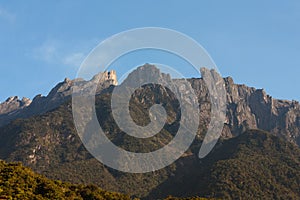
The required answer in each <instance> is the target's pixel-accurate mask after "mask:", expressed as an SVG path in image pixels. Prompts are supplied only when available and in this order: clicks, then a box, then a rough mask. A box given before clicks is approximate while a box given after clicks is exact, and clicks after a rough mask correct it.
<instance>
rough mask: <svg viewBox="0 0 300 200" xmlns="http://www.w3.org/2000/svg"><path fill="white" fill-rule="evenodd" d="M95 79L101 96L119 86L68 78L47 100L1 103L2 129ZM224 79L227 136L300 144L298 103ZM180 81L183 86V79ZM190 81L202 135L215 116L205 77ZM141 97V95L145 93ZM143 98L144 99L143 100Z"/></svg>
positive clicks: (151, 69)
mask: <svg viewBox="0 0 300 200" xmlns="http://www.w3.org/2000/svg"><path fill="white" fill-rule="evenodd" d="M142 68H145V70H147V73H148V74H149V76H152V75H155V74H156V75H157V74H158V73H160V71H159V70H158V69H157V68H156V67H155V66H153V65H150V64H146V65H144V66H142V67H141V68H140V69H139V70H142ZM211 73H212V75H213V78H214V79H216V80H218V79H220V77H219V75H218V74H217V72H215V71H211ZM138 74H139V72H138V71H137V73H135V75H136V76H137V77H133V76H132V74H131V75H129V77H130V76H131V77H130V78H128V79H127V80H126V81H128V84H130V81H131V82H132V84H134V82H136V81H137V80H138V79H140V78H142V79H143V80H144V81H145V82H147V76H146V77H138ZM99 77H101V78H99ZM162 78H163V80H166V81H167V82H169V81H171V77H170V76H169V75H167V74H162ZM95 80H101V81H100V82H98V88H97V92H98V93H100V92H101V91H103V90H104V89H106V88H109V87H110V86H111V85H116V84H117V77H116V72H115V71H111V72H103V73H100V74H97V75H96V76H94V77H93V78H92V80H91V81H85V80H80V79H77V80H70V79H65V80H64V81H63V82H61V83H59V84H58V85H56V86H55V87H54V88H53V89H52V90H51V92H50V93H49V94H48V95H47V96H46V97H44V96H42V95H37V96H36V97H35V98H34V99H33V100H32V101H31V100H29V99H27V98H23V99H22V100H19V99H18V98H17V97H10V98H8V99H7V100H6V101H5V102H3V103H1V104H0V127H1V126H3V125H5V124H7V123H9V122H11V121H13V120H14V119H17V118H27V117H30V116H34V115H39V114H42V113H45V112H47V111H49V110H51V109H54V108H56V107H58V106H59V105H61V104H62V103H64V102H65V101H67V100H70V99H71V94H72V86H73V85H74V81H76V83H79V85H80V84H81V85H84V86H85V87H86V88H89V86H90V84H92V83H94V82H93V81H95ZM223 80H224V84H225V88H226V100H227V102H226V103H227V104H226V107H227V111H226V120H225V125H224V128H223V132H222V136H223V137H228V138H229V137H235V136H237V135H239V134H241V133H242V132H244V131H246V130H249V129H262V130H266V131H269V132H271V133H273V134H275V135H277V136H279V137H282V138H285V139H286V140H288V141H290V142H293V143H296V144H298V145H300V105H299V103H298V102H296V101H287V100H278V99H274V98H272V97H271V96H269V95H268V94H266V92H265V91H264V90H263V89H255V88H253V87H248V86H246V85H240V84H235V83H234V81H233V79H232V78H231V77H227V78H224V79H223ZM176 81H177V82H178V83H179V82H180V81H181V80H179V79H178V80H176ZM176 81H175V82H176ZM188 81H189V82H190V83H191V86H192V88H193V89H194V92H195V94H196V96H197V97H198V103H199V110H200V125H199V134H205V131H206V130H207V127H208V124H209V122H210V117H211V99H210V94H209V90H208V87H207V86H206V84H205V81H204V80H203V79H202V78H191V79H188ZM137 95H138V96H140V95H141V94H137ZM133 98H134V97H133ZM139 98H141V99H142V98H143V97H139ZM172 98H173V97H172ZM186 101H187V102H190V101H191V99H186ZM192 101H195V100H192Z"/></svg>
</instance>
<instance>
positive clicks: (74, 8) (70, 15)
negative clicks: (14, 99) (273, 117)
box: [0, 0, 300, 101]
mask: <svg viewBox="0 0 300 200" xmlns="http://www.w3.org/2000/svg"><path fill="white" fill-rule="evenodd" d="M299 22H300V1H297V0H295V1H289V0H288V1H284V2H283V1H276V0H273V1H271V0H269V1H257V0H253V1H247V2H246V1H230V0H229V1H214V0H212V1H196V0H195V1H175V0H172V1H171V0H165V1H158V0H156V1H150V0H149V1H145V0H139V1H137V0H135V1H133V0H128V1H71V0H70V1H58V0H57V1H55V0H53V1H33V0H28V1H14V0H12V1H0V69H1V78H0V91H1V93H0V101H4V100H5V99H6V98H7V97H8V96H15V95H16V96H19V97H23V96H26V97H30V98H33V97H34V96H35V95H37V94H40V93H42V94H43V95H46V94H47V93H48V92H49V90H50V89H51V88H52V87H53V86H55V85H56V84H57V83H58V82H60V81H62V80H63V79H64V78H65V77H70V78H74V77H75V76H76V72H77V70H78V69H79V65H80V63H81V62H82V61H83V59H84V58H85V56H86V55H87V54H88V53H89V52H90V51H91V50H92V49H93V48H94V47H95V46H96V45H97V44H98V43H99V42H101V41H102V40H104V39H106V38H108V37H110V36H111V35H113V34H117V33H119V32H121V31H125V30H128V29H132V28H138V27H148V26H155V27H164V28H170V29H174V30H177V31H180V32H182V33H184V34H186V35H188V36H190V37H192V38H194V39H195V40H196V41H197V42H199V43H200V44H201V45H202V46H203V47H204V48H205V49H206V50H207V51H208V53H209V54H210V55H211V57H212V58H213V60H214V61H215V63H216V64H217V66H218V68H219V71H220V72H221V74H222V75H223V76H232V77H233V78H234V80H235V82H237V83H244V84H246V85H249V86H254V87H257V88H264V89H265V90H266V91H267V92H268V93H269V94H270V95H271V96H273V97H276V98H282V99H290V100H292V99H295V100H300V92H299V89H298V88H299V85H300V78H299V75H300V23H299ZM132 58H133V59H134V56H132ZM147 59H149V60H147ZM127 60H128V59H127ZM144 60H145V62H150V63H151V62H156V61H155V59H154V61H153V60H151V59H150V57H146V58H143V59H138V58H137V61H136V62H137V63H138V62H143V61H144ZM120 63H122V62H120ZM120 63H119V64H120ZM133 63H134V62H133ZM122 64H123V65H128V64H129V63H128V62H123V63H122ZM115 67H116V70H118V67H121V66H115ZM123 67H124V66H123ZM125 67H127V66H125ZM191 76H193V75H191ZM195 76H198V75H195Z"/></svg>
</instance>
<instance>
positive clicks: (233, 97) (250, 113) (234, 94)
mask: <svg viewBox="0 0 300 200" xmlns="http://www.w3.org/2000/svg"><path fill="white" fill-rule="evenodd" d="M190 82H191V84H192V87H193V88H194V89H195V90H196V92H197V94H198V98H199V104H200V110H201V120H202V121H201V122H200V124H201V123H202V124H205V126H207V124H208V123H209V113H210V100H209V92H208V90H207V87H206V85H205V83H204V81H203V80H202V79H191V80H190ZM224 82H225V85H226V92H227V112H226V121H225V126H224V129H223V136H224V137H234V136H237V135H239V134H241V133H242V132H244V131H246V130H249V129H262V130H266V131H269V132H271V133H273V134H275V135H277V136H280V137H282V138H285V139H286V140H288V141H290V142H293V143H297V144H298V145H300V105H299V103H298V102H296V101H287V100H278V99H274V98H272V97H271V96H269V95H267V94H266V92H265V91H264V90H263V89H255V88H253V87H248V86H246V85H239V84H235V83H234V82H233V80H232V78H231V77H228V78H224Z"/></svg>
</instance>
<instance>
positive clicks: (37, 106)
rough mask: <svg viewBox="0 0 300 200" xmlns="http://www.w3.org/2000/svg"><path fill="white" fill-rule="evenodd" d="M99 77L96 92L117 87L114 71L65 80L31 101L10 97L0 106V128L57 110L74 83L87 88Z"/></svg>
mask: <svg viewBox="0 0 300 200" xmlns="http://www.w3.org/2000/svg"><path fill="white" fill-rule="evenodd" d="M99 76H101V77H102V78H101V79H99V81H98V82H97V83H96V84H97V92H101V91H102V90H103V89H105V88H108V87H109V86H111V85H117V83H118V81H117V76H116V72H115V71H114V70H112V71H110V72H103V73H99V74H97V75H95V76H94V77H93V78H92V80H90V81H85V80H83V79H75V80H70V79H68V78H65V80H64V81H63V82H61V83H58V84H57V85H56V86H55V87H54V88H53V89H52V90H51V91H50V93H49V94H48V95H47V96H42V95H41V94H39V95H37V96H35V97H34V98H33V100H32V101H31V100H30V99H28V98H23V99H22V100H19V99H18V97H10V98H8V99H7V100H6V101H5V102H3V103H1V104H0V127H1V126H3V125H6V124H8V123H9V122H11V121H13V120H15V119H17V118H27V117H31V116H34V115H39V114H43V113H45V112H47V111H49V110H52V109H54V108H57V107H58V106H59V105H61V104H62V103H64V102H66V101H67V100H70V99H71V95H72V86H73V85H74V82H75V81H76V82H77V83H78V82H79V83H80V84H81V85H83V86H84V87H85V88H88V87H89V86H90V84H91V83H93V84H94V83H95V81H94V80H95V79H97V78H98V77H99Z"/></svg>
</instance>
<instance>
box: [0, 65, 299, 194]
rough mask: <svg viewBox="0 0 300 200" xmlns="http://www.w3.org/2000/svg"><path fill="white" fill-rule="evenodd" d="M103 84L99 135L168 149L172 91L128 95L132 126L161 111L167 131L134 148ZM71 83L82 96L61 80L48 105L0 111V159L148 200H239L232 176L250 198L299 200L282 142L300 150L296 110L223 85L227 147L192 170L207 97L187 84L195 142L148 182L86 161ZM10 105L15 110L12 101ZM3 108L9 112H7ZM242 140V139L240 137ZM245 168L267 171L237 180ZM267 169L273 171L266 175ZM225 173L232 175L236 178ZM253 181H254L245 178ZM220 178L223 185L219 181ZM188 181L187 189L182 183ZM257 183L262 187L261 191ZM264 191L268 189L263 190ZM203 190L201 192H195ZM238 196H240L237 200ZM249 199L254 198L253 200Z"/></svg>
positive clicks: (292, 159)
mask: <svg viewBox="0 0 300 200" xmlns="http://www.w3.org/2000/svg"><path fill="white" fill-rule="evenodd" d="M142 68H144V69H145V68H146V69H147V70H148V71H147V73H148V74H149V76H152V75H153V76H164V78H167V79H168V78H169V76H166V75H160V72H159V70H158V69H157V68H155V67H154V66H152V65H144V66H143V67H142ZM142 68H141V67H140V68H138V69H137V70H135V71H134V72H132V73H131V74H130V75H129V77H128V80H129V81H133V80H135V78H139V77H137V76H138V75H139V70H141V69H142ZM207 72H209V73H212V74H213V76H214V77H215V78H217V79H218V78H219V79H221V77H220V76H219V74H217V73H216V72H215V71H214V70H212V71H208V70H207ZM104 75H105V74H104ZM99 76H101V77H103V74H100V75H97V76H95V77H94V79H99ZM102 80H103V81H101V82H100V83H99V85H98V92H97V95H96V110H97V117H98V120H99V123H100V125H101V127H103V129H104V131H105V132H106V133H107V136H108V137H109V138H110V139H111V140H112V141H113V142H114V143H115V144H117V145H119V146H120V147H122V148H124V149H126V150H129V151H133V152H150V151H153V150H156V149H158V148H161V147H162V146H163V145H165V144H167V143H168V142H169V141H170V140H171V139H172V137H173V135H174V134H176V131H177V130H178V122H179V121H180V112H178V108H179V107H180V106H179V105H178V101H176V98H175V96H174V94H173V93H172V92H171V91H168V90H166V89H164V88H163V87H161V86H159V85H151V84H150V85H147V86H145V87H143V88H141V89H138V90H136V92H135V93H134V94H133V96H132V99H131V102H130V108H131V111H132V113H131V115H132V118H133V119H134V121H135V122H137V124H140V125H147V123H149V116H148V115H149V114H148V112H149V107H150V106H151V105H153V103H162V105H163V106H164V107H165V108H166V110H167V114H168V120H167V122H166V125H165V127H164V128H163V130H162V131H161V132H160V133H159V134H158V136H155V137H152V138H147V139H143V140H137V139H134V138H132V137H130V136H128V135H126V134H125V133H123V132H122V131H120V130H119V129H118V126H116V124H115V122H114V119H113V117H112V114H111V110H110V97H111V92H112V89H113V87H115V86H112V85H115V84H116V77H115V76H110V74H107V76H106V75H105V76H104V79H102ZM74 81H79V82H80V84H82V85H84V86H86V87H87V88H88V86H89V83H90V82H88V81H84V80H73V81H71V80H68V79H66V80H65V81H64V82H62V83H59V84H58V85H57V86H56V87H55V88H54V89H52V91H51V92H50V93H49V95H48V96H47V97H41V96H38V97H36V98H35V99H34V100H33V101H32V103H31V104H27V105H26V106H24V105H25V104H22V103H20V104H10V103H9V102H13V101H11V100H10V101H7V102H5V103H4V104H1V107H0V108H1V110H3V112H1V113H3V114H1V115H0V124H1V126H0V137H1V140H0V158H1V159H5V160H7V161H21V162H22V163H24V164H25V165H27V166H29V167H31V168H32V169H34V170H35V171H37V172H40V173H43V174H45V175H46V176H48V177H50V178H54V179H62V180H65V181H71V182H75V183H96V184H97V185H99V186H101V187H103V188H104V189H107V190H113V191H119V192H125V193H130V194H134V195H137V196H139V197H148V198H149V199H153V198H158V197H164V196H166V195H168V194H174V195H176V196H191V195H193V196H194V195H201V196H203V195H205V196H210V197H219V198H222V197H224V196H226V195H231V196H230V197H232V198H237V197H238V196H239V195H240V196H241V195H242V193H241V191H240V190H241V188H240V187H242V186H243V187H244V185H243V184H242V186H241V180H242V178H241V177H240V174H239V173H241V174H242V175H243V177H244V178H246V180H251V184H252V183H253V184H254V185H255V187H253V188H252V187H250V186H247V187H246V186H245V187H246V188H248V190H247V191H248V193H251V192H254V193H255V192H256V193H257V195H259V194H262V193H263V194H265V195H266V196H265V197H266V198H272V197H274V196H271V195H272V194H273V193H275V194H276V195H278V196H280V194H279V192H278V191H285V192H283V193H289V194H286V195H285V194H283V196H282V198H292V199H293V197H295V195H296V196H297V195H298V196H300V191H299V190H298V189H295V188H299V182H300V175H299V172H300V170H299V166H300V165H299V163H300V153H299V148H298V147H296V146H295V145H293V144H290V143H289V142H287V141H290V142H292V143H294V144H295V143H297V144H298V145H300V141H299V132H300V131H299V130H300V121H299V119H300V118H299V117H300V108H299V103H298V102H295V101H282V100H276V99H273V98H271V97H270V96H268V95H266V93H265V92H264V91H263V90H257V89H255V88H250V87H247V86H245V85H237V84H234V83H233V80H232V78H230V77H229V78H224V81H225V86H226V90H227V108H228V109H227V117H226V122H225V126H224V129H223V138H233V139H228V140H225V141H223V139H221V141H220V143H219V144H218V145H217V146H216V148H215V150H214V152H212V155H217V156H216V158H214V157H208V158H207V159H205V160H202V161H201V163H202V164H200V165H199V161H198V158H197V156H196V155H197V152H198V150H199V143H201V138H202V137H203V135H204V134H205V130H206V127H207V125H208V123H209V117H210V97H209V93H208V89H207V87H206V85H205V83H204V81H203V80H202V79H200V78H192V79H188V81H189V82H190V83H191V86H192V87H193V88H194V90H195V93H196V95H197V96H198V101H199V106H200V112H201V114H200V126H199V131H198V135H199V137H197V139H196V143H195V144H193V145H192V147H191V149H190V150H189V151H187V152H186V154H185V155H183V157H182V158H181V159H180V160H178V161H177V162H176V163H174V164H172V165H171V166H169V167H167V168H165V169H162V170H159V171H157V172H153V173H147V174H126V173H121V172H117V171H115V170H113V169H110V168H108V167H105V166H104V165H102V164H101V163H99V162H98V161H96V160H95V159H93V158H92V156H91V155H90V154H89V153H88V152H87V151H86V150H85V148H84V146H83V145H82V143H81V141H80V139H79V138H78V136H77V134H76V130H75V127H74V124H73V120H72V107H71V98H70V97H71V96H70V95H71V93H72V90H71V88H72V85H73V83H74ZM92 82H93V81H92ZM12 99H14V98H12ZM15 101H17V102H18V100H17V99H15ZM9 104H10V106H8V105H9ZM12 105H16V106H12ZM20 105H23V106H20ZM4 110H7V111H6V112H5V111H4ZM17 118H19V119H17ZM20 118H21V119H20ZM22 118H24V119H22ZM250 129H263V130H266V131H270V132H271V133H272V134H273V135H275V136H280V137H281V138H284V140H285V141H284V140H281V139H278V138H277V137H274V136H270V135H269V134H267V133H264V132H263V133H261V131H254V133H253V132H251V131H249V130H250ZM243 132H246V133H244V134H242V133H243ZM260 145H261V148H264V149H263V150H260V149H259V148H260ZM252 148H253V150H252ZM264 152H266V153H267V154H268V158H265V157H264ZM250 155H251V156H250ZM249 156H250V157H249ZM219 158H220V160H224V159H225V160H224V163H223V164H225V166H228V168H226V169H225V170H230V169H235V170H236V171H233V172H232V171H226V173H228V174H225V175H226V176H229V178H228V177H225V179H218V180H217V177H218V176H219V175H218V174H215V173H216V172H217V171H218V169H215V171H211V170H210V168H214V167H216V166H215V165H217V166H219V165H222V163H219ZM244 159H246V160H248V161H249V160H253V159H254V160H260V161H259V162H260V165H258V164H257V163H256V162H253V164H252V165H253V166H252V165H251V163H248V165H242V163H244ZM270 159H271V160H270ZM231 160H236V161H237V162H236V165H235V164H234V163H231ZM281 160H282V161H281ZM249 162H250V161H249ZM279 162H280V163H279ZM277 163H279V164H277ZM250 165H251V166H252V167H258V168H259V172H261V171H262V169H261V167H263V169H264V170H271V171H264V172H263V173H262V174H259V175H258V174H257V173H256V172H255V173H254V172H251V170H249V173H250V172H251V173H250V174H243V173H244V172H247V171H248V170H247V169H245V167H247V166H248V167H249V166H250ZM271 165H272V167H271V168H272V169H271V168H270V169H269V166H271ZM196 168H197V169H196ZM223 168H224V167H223ZM273 168H274V169H276V170H277V169H278V170H282V169H285V171H284V172H280V174H279V175H276V174H274V173H275V171H276V170H275V171H272V170H273ZM188 169H190V170H188ZM278 170H277V171H278ZM185 171H186V172H185ZM229 172H230V173H234V174H236V173H238V175H233V174H230V173H229ZM221 173H222V172H221ZM253 173H254V174H256V175H257V176H256V175H255V177H252V175H253ZM266 175H268V177H265V178H266V179H268V180H263V181H261V180H259V178H261V177H262V176H266ZM216 176H217V177H216ZM278 176H280V177H278ZM195 177H198V178H195ZM202 177H203V181H202ZM274 177H275V178H274ZM285 177H293V178H294V179H295V180H293V183H291V184H293V185H291V186H289V187H288V185H289V184H290V183H289V181H288V180H286V179H285ZM220 178H224V177H222V176H221V177H220ZM227 178H228V180H229V182H230V184H229V182H228V181H227ZM190 179H191V180H192V181H191V182H190V183H189V180H190ZM207 180H213V181H214V182H213V183H210V187H211V188H214V187H216V188H218V190H221V189H222V188H223V189H224V191H225V193H226V194H224V195H223V196H222V195H221V196H218V195H217V194H219V193H218V191H217V192H216V190H211V188H207V184H206V183H205V181H207ZM220 181H221V182H220ZM264 181H266V182H264ZM225 183H226V184H227V185H226V184H225ZM261 183H263V186H262V185H261ZM180 184H184V185H181V186H180V188H178V187H175V185H177V186H178V185H180ZM214 184H215V185H214ZM222 184H223V185H222ZM224 184H225V185H224ZM232 184H233V185H232ZM265 184H268V185H269V186H270V187H269V186H268V187H264V185H265ZM258 185H259V186H258ZM202 186H203V191H202V190H201V191H200V189H201V187H202ZM197 188H198V189H197ZM275 190H276V191H277V193H276V191H275ZM287 191H288V192H287ZM227 193H229V194H227ZM280 193H281V192H280ZM243 195H245V194H244V193H243ZM288 195H290V196H288ZM250 197H251V195H250V196H249V198H250ZM252 197H253V198H254V197H259V196H255V194H254V195H252Z"/></svg>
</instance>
